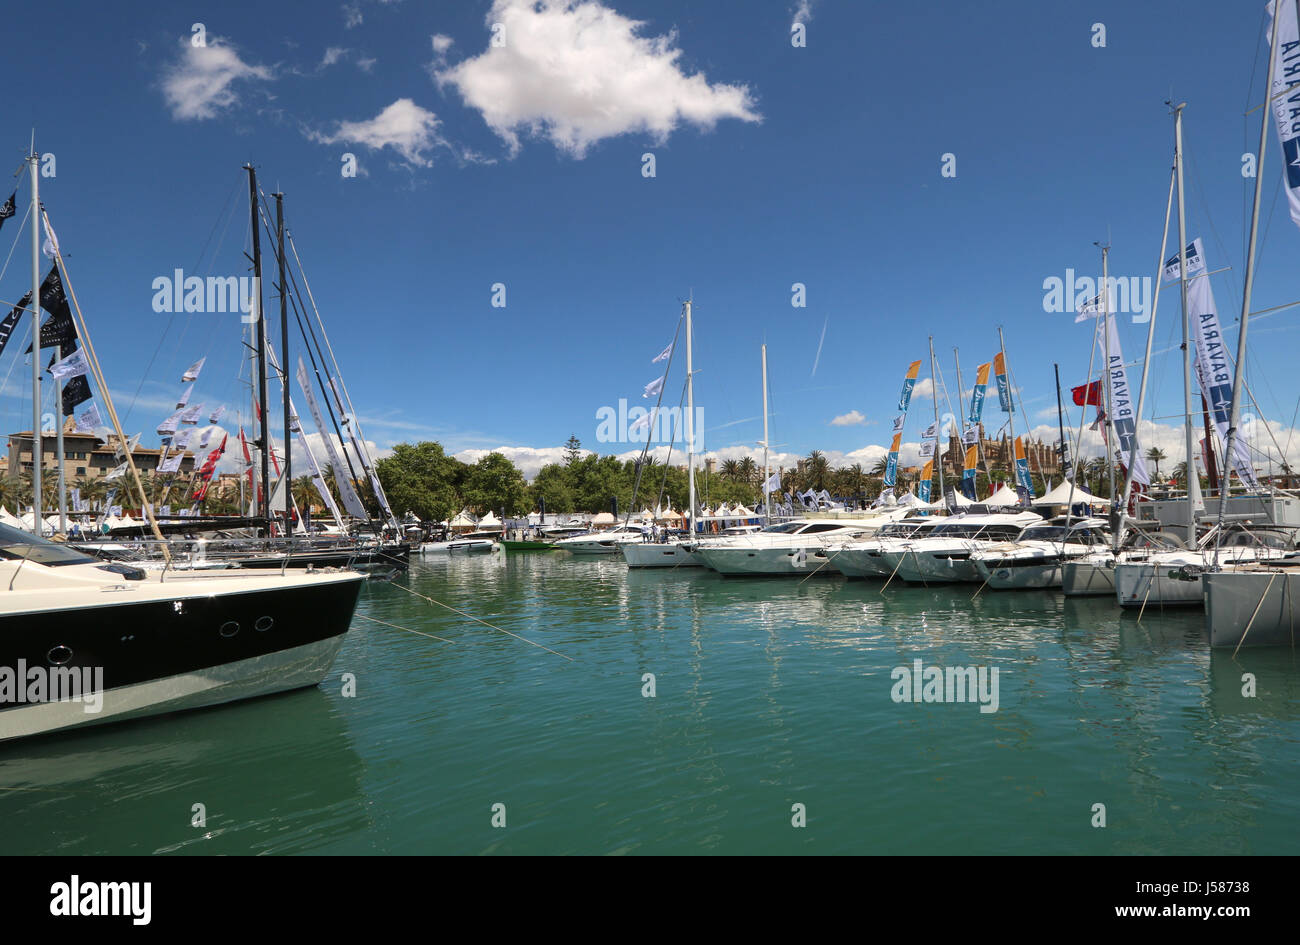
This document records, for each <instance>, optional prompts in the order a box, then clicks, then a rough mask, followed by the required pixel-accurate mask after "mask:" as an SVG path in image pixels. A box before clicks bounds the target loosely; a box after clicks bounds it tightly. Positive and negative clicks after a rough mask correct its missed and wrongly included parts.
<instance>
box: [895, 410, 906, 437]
mask: <svg viewBox="0 0 1300 945" xmlns="http://www.w3.org/2000/svg"><path fill="white" fill-rule="evenodd" d="M906 422H907V414H899V415H898V416H897V417H895V418H894V432H895V433H902V432H903V424H904V423H906Z"/></svg>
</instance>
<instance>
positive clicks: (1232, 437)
mask: <svg viewBox="0 0 1300 945" xmlns="http://www.w3.org/2000/svg"><path fill="white" fill-rule="evenodd" d="M1281 21H1282V5H1281V3H1274V4H1273V39H1272V41H1271V42H1270V43H1269V53H1268V80H1267V81H1266V82H1265V84H1264V88H1265V90H1266V91H1265V93H1264V94H1265V103H1267V102H1268V100H1269V97H1271V96H1272V94H1273V74H1274V71H1275V70H1276V68H1277V41H1278V40H1277V37H1278V32H1279V31H1280V30H1281ZM1262 111H1263V115H1262V117H1261V118H1260V123H1259V158H1258V160H1257V161H1256V164H1255V201H1254V203H1253V204H1252V205H1251V208H1250V243H1249V245H1248V248H1247V250H1246V284H1245V288H1244V289H1243V290H1242V293H1241V333H1240V334H1238V335H1237V372H1236V373H1235V374H1234V375H1233V377H1232V410H1231V411H1230V413H1229V415H1228V442H1227V443H1226V444H1224V448H1223V478H1222V479H1221V480H1220V481H1221V482H1222V483H1223V485H1222V486H1221V487H1220V488H1219V526H1220V527H1219V529H1218V530H1217V531H1216V532H1215V538H1214V546H1215V548H1216V550H1217V548H1218V546H1219V535H1221V534H1222V533H1223V528H1222V525H1223V513H1224V510H1225V509H1226V508H1227V506H1228V483H1229V474H1230V472H1231V470H1232V462H1233V457H1234V455H1235V454H1234V452H1233V450H1235V449H1236V445H1237V443H1236V441H1237V421H1238V420H1239V419H1240V418H1241V387H1242V383H1243V378H1244V377H1245V374H1246V327H1247V326H1248V325H1249V324H1250V295H1251V291H1252V290H1253V289H1254V287H1255V238H1256V236H1257V234H1258V232H1259V198H1260V191H1261V188H1262V187H1263V184H1264V145H1265V143H1266V142H1267V141H1268V123H1269V112H1270V111H1272V109H1270V108H1267V107H1266V108H1264V109H1263V110H1262ZM1243 485H1249V483H1243Z"/></svg>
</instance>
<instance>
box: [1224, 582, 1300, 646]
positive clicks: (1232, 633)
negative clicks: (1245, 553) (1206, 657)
mask: <svg viewBox="0 0 1300 945" xmlns="http://www.w3.org/2000/svg"><path fill="white" fill-rule="evenodd" d="M1200 586H1201V587H1202V589H1203V593H1204V601H1205V628H1206V630H1207V632H1208V633H1209V636H1210V646H1213V647H1233V648H1236V647H1237V646H1238V644H1240V645H1241V646H1242V647H1262V646H1289V647H1294V646H1295V644H1296V639H1297V624H1298V623H1300V621H1298V620H1297V618H1298V617H1300V606H1297V603H1298V602H1297V600H1296V595H1298V594H1300V574H1298V573H1288V572H1286V571H1281V570H1277V571H1236V570H1231V569H1229V570H1226V571H1211V572H1206V573H1205V574H1203V575H1202V576H1201V583H1200Z"/></svg>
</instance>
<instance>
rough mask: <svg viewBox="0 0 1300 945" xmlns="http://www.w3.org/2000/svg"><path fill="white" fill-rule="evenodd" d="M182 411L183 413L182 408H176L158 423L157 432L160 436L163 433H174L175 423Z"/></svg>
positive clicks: (177, 422) (177, 421) (179, 419)
mask: <svg viewBox="0 0 1300 945" xmlns="http://www.w3.org/2000/svg"><path fill="white" fill-rule="evenodd" d="M183 413H185V411H184V410H178V411H176V412H175V413H174V414H172V415H171V416H170V417H168V418H167V419H166V420H164V421H163V422H162V423H160V424H158V431H157V432H158V434H159V435H160V436H161V435H162V434H164V433H175V432H176V427H177V425H178V424H179V423H180V422H181V414H183Z"/></svg>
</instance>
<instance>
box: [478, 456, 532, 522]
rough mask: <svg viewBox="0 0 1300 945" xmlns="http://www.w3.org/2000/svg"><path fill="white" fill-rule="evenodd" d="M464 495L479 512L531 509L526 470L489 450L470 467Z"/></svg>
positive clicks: (519, 511)
mask: <svg viewBox="0 0 1300 945" xmlns="http://www.w3.org/2000/svg"><path fill="white" fill-rule="evenodd" d="M462 498H463V499H464V500H465V504H466V505H467V506H469V507H470V508H471V509H473V510H474V511H475V512H477V513H479V514H483V513H485V512H489V511H497V510H500V509H504V510H505V513H506V514H507V515H521V514H526V513H527V512H528V511H529V496H528V485H527V483H525V482H524V477H523V474H522V473H521V472H520V471H519V469H518V468H517V467H516V466H515V464H514V463H512V462H510V460H508V459H506V458H505V457H504V456H502V455H501V454H500V453H488V454H487V455H486V456H484V457H483V458H482V459H480V460H479V461H478V462H477V463H475V464H474V465H473V466H471V467H470V468H469V470H468V472H467V473H466V476H465V486H464V489H463V491H462Z"/></svg>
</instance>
